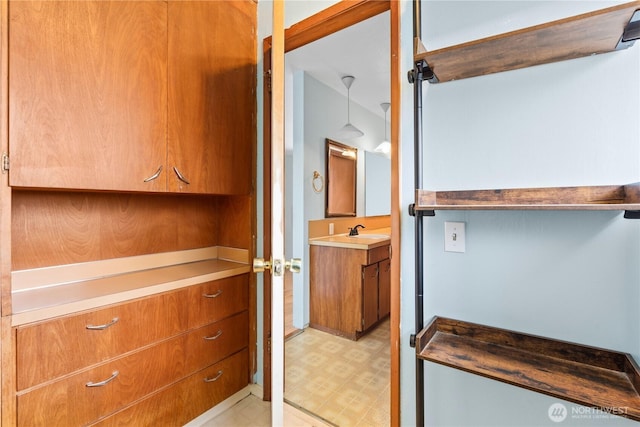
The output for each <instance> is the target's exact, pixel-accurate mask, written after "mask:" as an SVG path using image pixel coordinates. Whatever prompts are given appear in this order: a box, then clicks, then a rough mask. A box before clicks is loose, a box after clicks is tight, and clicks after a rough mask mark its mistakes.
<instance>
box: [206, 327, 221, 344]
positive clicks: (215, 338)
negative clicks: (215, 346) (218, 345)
mask: <svg viewBox="0 0 640 427" xmlns="http://www.w3.org/2000/svg"><path fill="white" fill-rule="evenodd" d="M220 335H222V329H221V330H219V331H218V333H217V334H215V335H213V336H210V337H204V339H205V340H207V341H213V340H217V339H218V338H220Z"/></svg>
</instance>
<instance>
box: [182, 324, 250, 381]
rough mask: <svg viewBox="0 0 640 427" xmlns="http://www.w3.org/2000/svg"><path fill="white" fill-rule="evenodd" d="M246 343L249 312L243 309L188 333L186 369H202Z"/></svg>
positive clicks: (239, 348)
mask: <svg viewBox="0 0 640 427" xmlns="http://www.w3.org/2000/svg"><path fill="white" fill-rule="evenodd" d="M248 345H249V313H248V312H247V311H243V312H242V313H239V314H236V315H234V316H231V317H229V318H227V319H224V320H220V321H218V322H215V323H212V324H211V325H207V326H204V327H202V328H200V329H196V330H195V331H193V332H192V333H190V334H189V338H188V341H187V349H188V350H187V352H186V357H187V366H188V369H189V371H190V372H195V371H198V370H200V369H203V368H205V367H207V366H209V365H211V364H212V363H216V362H219V361H220V360H222V359H224V358H225V357H227V356H229V355H230V354H233V353H236V352H237V351H239V350H241V349H243V348H245V347H247V346H248Z"/></svg>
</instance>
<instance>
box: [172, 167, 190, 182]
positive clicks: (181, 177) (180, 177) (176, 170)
mask: <svg viewBox="0 0 640 427" xmlns="http://www.w3.org/2000/svg"><path fill="white" fill-rule="evenodd" d="M173 171H174V172H175V173H176V175H177V176H178V179H179V180H180V181H182V182H184V183H185V184H191V183H190V182H189V180H188V179H187V178H185V177H184V175H182V174H181V173H180V171H179V170H178V168H177V167H175V166H174V167H173Z"/></svg>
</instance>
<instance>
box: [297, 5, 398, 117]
mask: <svg viewBox="0 0 640 427" xmlns="http://www.w3.org/2000/svg"><path fill="white" fill-rule="evenodd" d="M390 44H391V42H390V22H389V12H385V13H382V14H380V15H377V16H374V17H373V18H369V19H367V20H366V21H362V22H360V23H358V24H356V25H353V26H351V27H348V28H345V29H344V30H342V31H339V32H337V33H334V34H331V35H329V36H327V37H324V38H322V39H320V40H317V41H315V42H313V43H309V44H307V45H305V46H302V47H301V48H298V49H296V50H293V51H291V52H289V53H287V54H286V57H285V59H286V62H287V65H289V66H291V67H292V68H294V69H300V70H305V71H306V72H307V73H309V74H310V75H311V76H313V77H314V78H315V79H317V80H319V81H321V82H323V83H324V84H326V85H327V86H329V87H331V88H333V89H335V90H336V91H338V92H339V93H342V94H344V95H345V96H346V95H347V89H346V88H345V87H344V85H343V84H342V80H341V78H342V77H343V76H347V75H351V76H354V77H355V78H356V79H355V81H354V82H353V85H352V86H351V94H350V95H351V102H355V103H358V104H360V105H361V106H363V107H364V108H366V109H368V110H370V111H371V112H373V113H374V114H377V115H379V116H380V117H384V112H383V110H382V108H381V107H380V104H381V103H383V102H390V100H391V84H390V80H391V76H390V74H391V68H390V67H391V65H390Z"/></svg>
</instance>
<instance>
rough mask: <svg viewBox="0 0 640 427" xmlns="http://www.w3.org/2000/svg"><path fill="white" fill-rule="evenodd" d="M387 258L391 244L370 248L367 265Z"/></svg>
mask: <svg viewBox="0 0 640 427" xmlns="http://www.w3.org/2000/svg"><path fill="white" fill-rule="evenodd" d="M387 258H389V245H387V246H380V247H377V248H373V249H369V251H368V252H367V265H370V264H373V263H376V262H379V261H382V260H383V259H387Z"/></svg>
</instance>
